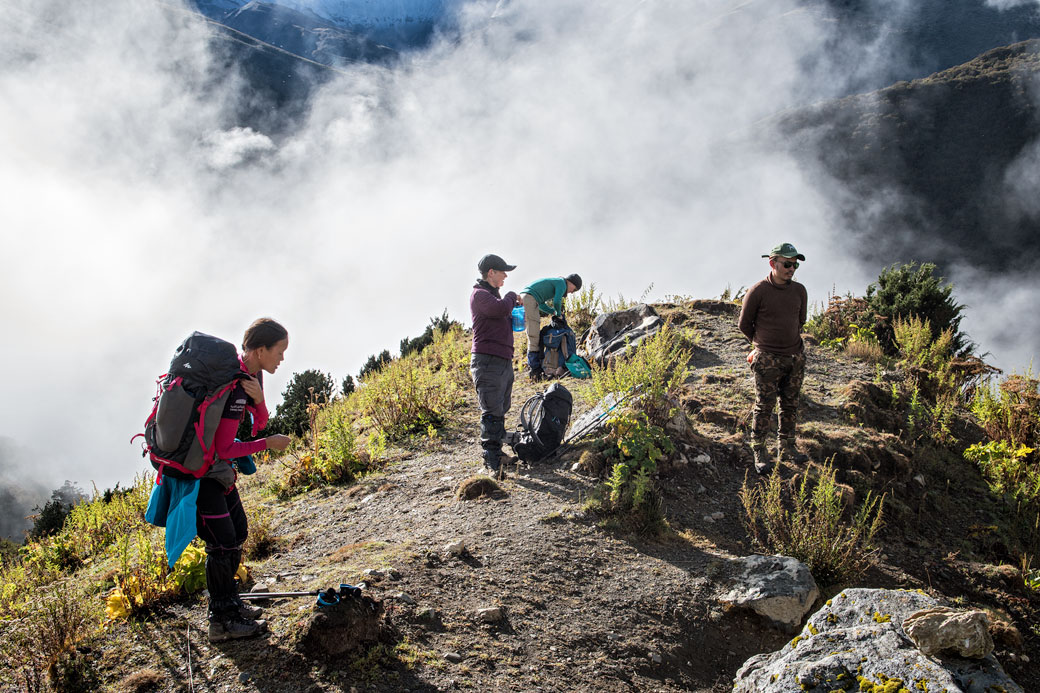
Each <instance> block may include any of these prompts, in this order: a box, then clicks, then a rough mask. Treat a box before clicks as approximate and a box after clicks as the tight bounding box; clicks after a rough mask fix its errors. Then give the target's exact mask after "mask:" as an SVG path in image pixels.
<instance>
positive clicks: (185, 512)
mask: <svg viewBox="0 0 1040 693" xmlns="http://www.w3.org/2000/svg"><path fill="white" fill-rule="evenodd" d="M288 346H289V334H288V332H287V331H286V329H285V328H284V327H282V326H281V325H280V324H278V323H277V322H275V321H274V320H272V319H270V318H260V319H259V320H256V321H255V322H254V323H253V324H252V325H250V326H249V328H248V329H247V330H246V332H245V336H244V338H243V340H242V355H241V356H239V355H238V353H237V351H236V350H235V347H234V346H233V345H232V344H230V343H228V342H225V341H224V340H221V339H218V338H216V337H211V336H209V335H206V334H202V333H200V332H195V333H194V334H192V335H191V336H190V337H188V338H187V339H186V340H184V342H183V343H182V344H181V346H180V347H179V348H178V349H177V352H176V353H175V354H174V358H173V361H172V362H171V364H170V369H169V372H168V373H166V374H164V375H162V376H160V379H159V391H158V394H157V395H156V398H155V405H154V406H153V409H152V414H151V416H149V417H148V420H147V421H146V423H145V432H144V433H143V434H142V435H143V436H144V438H145V452H146V453H147V454H148V456H149V458H150V460H151V463H152V466H154V467H155V468H156V469H157V470H158V472H159V474H158V475H157V478H156V486H155V487H154V488H153V490H152V497H151V499H150V500H149V504H148V510H147V511H146V513H145V519H146V520H148V522H151V523H152V524H155V525H158V526H161V527H166V547H167V552H166V553H167V559H168V560H169V563H170V566H171V567H172V566H173V564H174V563H176V561H177V558H178V557H179V556H180V554H181V552H182V551H183V550H184V548H185V547H186V546H187V545H188V544H189V543H190V542H191V540H192V539H193V538H194V537H195V535H196V534H197V535H198V536H199V537H201V538H202V540H203V541H204V542H205V543H206V587H207V589H208V590H209V639H210V642H221V641H224V640H230V639H233V638H244V637H249V636H253V635H257V634H258V633H260V632H262V631H263V628H264V625H265V624H264V622H263V621H257V620H256V619H257V618H259V616H260V615H262V609H260V608H258V607H254V606H250V605H247V604H245V603H244V602H243V601H242V600H241V599H240V598H239V596H238V586H237V585H236V583H235V573H236V572H237V571H238V566H239V564H240V563H241V560H242V545H243V543H244V542H245V540H246V536H247V534H248V522H247V520H246V514H245V509H244V508H243V507H242V500H241V498H240V497H239V494H238V489H237V488H236V486H235V481H236V479H237V478H238V473H239V471H241V472H242V473H245V474H250V473H252V472H254V471H255V466H253V464H252V458H251V457H250V456H251V455H253V454H255V453H258V452H261V451H263V450H284V449H285V448H286V447H287V446H288V445H289V437H288V436H285V435H271V436H267V437H265V438H258V439H255V440H250V441H245V442H243V441H239V440H237V439H236V438H235V436H236V433H237V431H238V429H239V425H240V423H241V422H242V420H243V419H244V418H245V415H246V413H247V412H248V413H249V414H250V415H251V417H252V428H251V434H252V436H253V437H255V436H256V435H257V433H258V432H260V431H261V430H263V428H264V426H265V425H266V424H267V419H268V412H267V406H266V402H265V399H264V391H263V381H262V378H263V371H267V372H268V373H274V372H275V371H276V370H277V369H278V366H279V365H280V364H281V362H282V359H283V358H284V355H285V350H286V349H287V348H288ZM135 437H136V436H135Z"/></svg>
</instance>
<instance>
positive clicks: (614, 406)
mask: <svg viewBox="0 0 1040 693" xmlns="http://www.w3.org/2000/svg"><path fill="white" fill-rule="evenodd" d="M641 388H642V386H641V385H638V384H637V385H633V386H632V387H631V388H629V390H628V392H627V393H625V396H624V397H621V398H619V399H618V400H617V401H616V402H614V404H612V405H611V406H610V408H609V409H607V410H606V411H604V412H603V413H602V414H600V415H599V416H597V417H596V418H595V419H593V420H592V421H590V422H589V423H588V424H587V425H586V426H585V427H584V428H582V429H581V430H580V431H577V432H576V433H572V434H571V435H570V437H569V438H567V440H565V441H563V442H562V443H560V444H559V445H557V446H556V448H555V449H554V450H553V451H552V452H550V453H549V454H548V455H546V456H545V457H543V458H542V461H543V462H547V461H549V460H551V459H552V458H553V457H556V455H557V454H558V453H559V452H560V451H561V450H563V449H564V448H565V447H566V446H568V445H570V444H571V443H573V442H574V441H575V440H578V439H579V438H581V437H582V436H584V435H585V434H586V433H588V432H589V431H591V430H592V429H593V428H594V427H595V426H596V424H598V423H600V422H601V421H603V419H605V418H607V414H609V413H610V412H612V411H614V410H615V409H617V408H618V407H619V406H620V405H621V403H622V402H624V401H625V400H627V399H629V398H630V397H631V396H632V395H634V394H636V393H637V392H639V390H640V389H641Z"/></svg>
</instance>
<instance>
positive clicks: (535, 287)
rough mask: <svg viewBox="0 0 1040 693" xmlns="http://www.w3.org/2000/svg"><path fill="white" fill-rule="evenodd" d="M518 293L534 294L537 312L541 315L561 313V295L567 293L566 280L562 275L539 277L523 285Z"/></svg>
mask: <svg viewBox="0 0 1040 693" xmlns="http://www.w3.org/2000/svg"><path fill="white" fill-rule="evenodd" d="M520 293H523V294H531V295H532V296H534V298H535V300H536V301H538V312H540V313H542V314H543V315H561V314H562V313H563V297H564V296H566V295H567V280H566V279H564V278H563V277H552V278H549V279H539V280H538V281H536V282H532V283H531V284H528V285H527V286H525V287H524V290H523V291H521V292H520Z"/></svg>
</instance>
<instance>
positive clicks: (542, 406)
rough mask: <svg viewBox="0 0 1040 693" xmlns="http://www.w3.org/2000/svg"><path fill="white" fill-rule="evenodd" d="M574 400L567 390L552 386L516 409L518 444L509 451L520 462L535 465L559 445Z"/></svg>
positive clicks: (556, 384)
mask: <svg viewBox="0 0 1040 693" xmlns="http://www.w3.org/2000/svg"><path fill="white" fill-rule="evenodd" d="M573 405H574V399H573V398H572V397H571V393H570V391H569V390H567V388H565V387H564V386H563V385H561V384H559V383H553V384H552V385H550V386H549V387H548V388H547V389H546V390H545V392H543V393H541V394H538V395H535V396H534V397H532V398H531V399H529V400H527V401H526V402H525V403H524V406H523V407H521V408H520V428H521V430H520V433H519V436H520V437H519V440H518V441H517V442H516V443H515V444H514V445H513V450H514V451H515V452H516V454H517V456H518V457H519V458H520V459H521V460H523V461H524V462H539V461H541V460H542V459H544V458H545V457H547V456H548V455H550V454H551V453H553V452H555V451H556V449H557V448H558V447H560V443H562V442H563V436H564V433H566V432H567V423H568V422H569V421H570V418H571V408H572V407H573Z"/></svg>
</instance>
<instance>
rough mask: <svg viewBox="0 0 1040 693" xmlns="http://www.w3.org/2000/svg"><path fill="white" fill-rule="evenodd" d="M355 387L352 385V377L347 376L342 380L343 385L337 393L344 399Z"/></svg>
mask: <svg viewBox="0 0 1040 693" xmlns="http://www.w3.org/2000/svg"><path fill="white" fill-rule="evenodd" d="M355 387H356V386H355V385H354V377H353V376H350V375H348V376H347V377H345V378H343V383H342V384H341V385H340V386H339V391H340V393H341V394H342V395H343V396H344V397H346V396H347V395H349V394H350V393H351V392H353V391H354V388H355Z"/></svg>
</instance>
